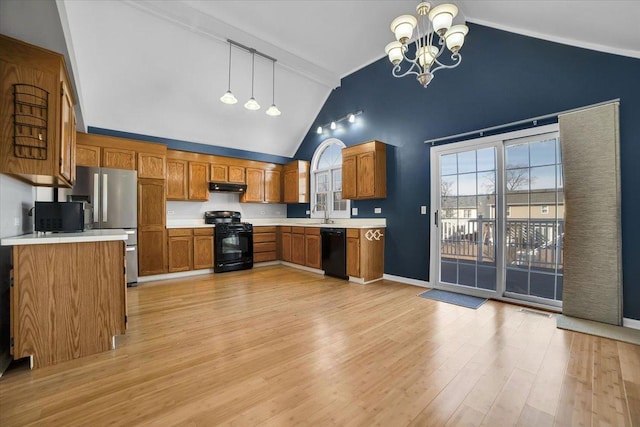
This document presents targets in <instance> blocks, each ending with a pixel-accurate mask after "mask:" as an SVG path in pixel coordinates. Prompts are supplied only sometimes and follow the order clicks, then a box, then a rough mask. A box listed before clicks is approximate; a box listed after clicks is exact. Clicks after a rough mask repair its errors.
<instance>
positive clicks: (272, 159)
mask: <svg viewBox="0 0 640 427" xmlns="http://www.w3.org/2000/svg"><path fill="white" fill-rule="evenodd" d="M87 132H88V133H93V134H98V135H106V136H114V137H117V138H128V139H137V140H139V141H146V142H155V143H159V144H166V145H167V147H168V148H169V149H171V150H181V151H191V152H193V153H204V154H213V155H216V156H226V157H236V158H238V159H246V160H256V161H259V162H268V163H288V162H290V161H291V160H292V159H290V158H289V157H283V156H274V155H271V154H264V153H256V152H255V151H247V150H238V149H236V148H227V147H219V146H217V145H207V144H199V143H197V142H189V141H182V140H179V139H170V138H161V137H159V136H149V135H143V134H139V133H131V132H121V131H119V130H113V129H104V128H97V127H93V126H89V127H88V129H87Z"/></svg>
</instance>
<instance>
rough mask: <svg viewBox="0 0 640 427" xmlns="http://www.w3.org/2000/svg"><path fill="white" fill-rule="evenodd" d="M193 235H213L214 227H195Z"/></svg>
mask: <svg viewBox="0 0 640 427" xmlns="http://www.w3.org/2000/svg"><path fill="white" fill-rule="evenodd" d="M193 235H194V236H213V227H207V228H194V229H193Z"/></svg>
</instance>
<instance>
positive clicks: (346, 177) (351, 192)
mask: <svg viewBox="0 0 640 427" xmlns="http://www.w3.org/2000/svg"><path fill="white" fill-rule="evenodd" d="M356 163H357V159H356V156H343V157H342V198H343V199H355V198H357V197H358V193H357V176H358V174H357V166H356Z"/></svg>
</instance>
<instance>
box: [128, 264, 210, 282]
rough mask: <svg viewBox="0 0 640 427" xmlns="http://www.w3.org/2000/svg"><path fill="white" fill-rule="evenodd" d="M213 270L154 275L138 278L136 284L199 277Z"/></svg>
mask: <svg viewBox="0 0 640 427" xmlns="http://www.w3.org/2000/svg"><path fill="white" fill-rule="evenodd" d="M211 273H213V268H205V269H203V270H192V271H180V272H178V273H167V274H156V275H155V276H144V277H138V283H145V282H153V281H155V280H167V279H180V278H183V277H191V276H200V275H201V274H211Z"/></svg>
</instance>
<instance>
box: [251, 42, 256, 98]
mask: <svg viewBox="0 0 640 427" xmlns="http://www.w3.org/2000/svg"><path fill="white" fill-rule="evenodd" d="M255 66H256V52H255V51H253V52H251V98H253V83H254V81H255V79H256V74H255Z"/></svg>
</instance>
